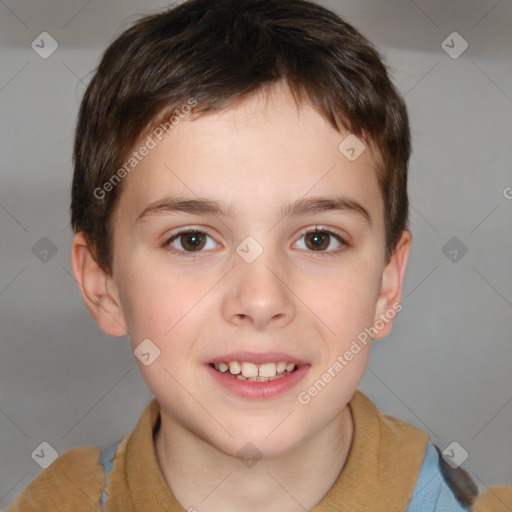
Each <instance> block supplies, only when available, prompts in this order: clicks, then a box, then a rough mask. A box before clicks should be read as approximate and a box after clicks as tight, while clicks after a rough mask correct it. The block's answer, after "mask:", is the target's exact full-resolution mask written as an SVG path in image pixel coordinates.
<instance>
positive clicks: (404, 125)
mask: <svg viewBox="0 0 512 512" xmlns="http://www.w3.org/2000/svg"><path fill="white" fill-rule="evenodd" d="M277 82H282V83H285V84H286V85H287V86H288V87H289V89H290V90H291V92H292V94H293V97H294V98H295V101H296V102H297V104H298V105H299V104H301V103H302V102H303V101H304V100H306V101H308V102H309V103H310V104H312V106H313V107H314V108H315V109H316V110H317V111H318V112H319V113H320V114H321V115H322V116H323V117H324V118H325V119H326V120H327V121H328V122H329V123H330V124H331V125H332V126H333V127H334V128H335V129H336V130H338V131H340V129H342V128H344V129H345V130H347V131H348V132H350V133H352V134H354V135H355V136H357V137H359V138H360V139H361V140H363V141H364V143H365V144H366V145H367V147H369V148H370V151H371V154H372V155H373V156H374V159H375V162H376V164H377V168H376V172H377V180H378V183H379V187H380V190H381V193H382V197H383V201H384V210H385V211H384V217H385V228H386V233H385V236H386V258H387V259H388V260H389V258H390V256H391V254H392V253H393V251H394V249H395V247H396V245H397V243H398V241H399V240H400V237H401V234H402V232H403V230H404V229H407V226H408V197H407V166H408V161H409V157H410V152H411V143H410V131H409V121H408V115H407V110H406V106H405V103H404V101H403V99H402V98H401V96H400V94H399V93H398V91H397V90H396V88H395V87H394V85H393V84H392V82H391V80H390V78H389V76H388V71H387V67H386V66H385V64H384V63H383V62H382V60H381V57H380V54H379V52H378V51H377V49H376V48H375V47H374V45H373V44H372V43H371V42H370V41H368V40H367V39H366V38H365V37H364V36H363V35H362V34H361V33H360V32H359V31H357V30H356V29H355V28H354V27H353V26H351V25H350V24H348V23H347V22H345V21H344V20H343V19H342V18H341V17H339V16H338V15H336V14H335V13H333V12H332V11H330V10H328V9H326V8H324V7H322V6H320V5H318V4H316V3H314V2H311V1H308V0H188V1H185V2H183V3H182V4H180V5H178V6H176V7H174V8H172V9H167V10H165V11H164V12H159V13H157V14H152V15H146V16H144V17H143V18H141V19H140V20H138V21H136V22H135V23H134V24H133V25H132V26H131V27H129V28H128V29H127V30H125V31H124V32H123V33H122V34H121V35H120V36H119V37H118V38H117V39H115V41H114V42H113V43H112V44H111V45H110V46H109V47H108V48H107V50H106V51H105V53H104V55H103V57H102V60H101V62H100V64H99V67H98V69H97V70H96V73H95V75H94V77H93V78H92V80H91V82H90V84H89V86H88V88H87V91H86V93H85V96H84V98H83V100H82V103H81V106H80V111H79V115H78V121H77V127H76V133H75V143H74V152H73V161H74V175H73V184H72V199H71V226H72V228H73V230H74V231H75V232H78V231H82V232H83V233H84V235H85V237H86V239H87V242H88V243H89V246H90V248H91V251H92V252H93V255H94V257H95V259H96V261H97V262H98V264H99V265H100V266H101V267H102V268H103V269H104V270H105V271H106V272H108V273H109V274H111V272H112V225H111V217H112V212H113V209H114V206H115V205H116V203H117V201H118V198H119V197H120V194H121V190H122V182H120V183H119V184H118V185H117V186H115V187H112V189H111V191H109V193H108V194H105V195H104V196H102V197H101V199H98V198H97V196H98V194H97V193H95V190H98V187H102V186H103V184H104V183H106V182H108V180H109V179H111V177H112V176H113V175H114V174H115V173H116V171H117V170H118V169H119V168H120V167H121V166H122V165H123V162H124V161H125V159H126V158H127V156H128V155H129V152H130V151H131V150H133V147H134V145H135V144H136V143H137V141H139V140H140V139H141V137H142V136H145V135H147V133H148V132H149V130H151V129H154V127H155V126H157V125H159V124H160V123H162V120H163V119H165V118H166V117H169V116H171V115H172V113H173V112H174V111H176V109H177V108H178V107H179V106H180V105H184V104H187V102H189V100H190V98H194V101H195V102H197V104H196V106H195V107H194V113H195V114H201V113H206V112H211V111H218V110H221V109H224V108H228V107H229V106H230V105H233V104H234V103H236V102H238V101H240V100H243V99H244V98H246V97H247V95H249V94H252V93H255V92H258V91H262V90H266V89H267V88H269V87H271V86H272V85H275V84H276V83H277Z"/></svg>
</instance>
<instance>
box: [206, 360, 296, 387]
mask: <svg viewBox="0 0 512 512" xmlns="http://www.w3.org/2000/svg"><path fill="white" fill-rule="evenodd" d="M210 366H211V367H212V368H215V370H217V371H218V372H220V373H224V374H225V375H227V376H229V377H232V378H234V379H238V380H247V381H249V382H270V381H273V380H277V379H281V378H283V377H286V376H287V375H290V374H292V373H293V372H295V371H296V370H297V368H298V366H297V364H296V363H287V362H286V361H279V362H276V363H272V362H271V363H263V364H255V363H250V362H240V361H228V362H221V363H218V364H217V363H211V364H210Z"/></svg>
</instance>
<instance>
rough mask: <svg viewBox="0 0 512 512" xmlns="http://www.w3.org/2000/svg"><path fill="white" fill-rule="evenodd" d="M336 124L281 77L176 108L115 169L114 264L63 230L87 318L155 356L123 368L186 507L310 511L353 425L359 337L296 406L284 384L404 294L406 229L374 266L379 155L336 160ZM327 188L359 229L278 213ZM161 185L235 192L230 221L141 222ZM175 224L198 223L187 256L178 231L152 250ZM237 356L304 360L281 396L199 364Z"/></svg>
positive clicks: (380, 251)
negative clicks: (135, 156)
mask: <svg viewBox="0 0 512 512" xmlns="http://www.w3.org/2000/svg"><path fill="white" fill-rule="evenodd" d="M346 136H347V133H339V132H337V131H336V130H334V129H333V128H332V127H331V126H330V125H329V124H328V123H327V122H326V121H325V120H324V119H323V118H322V117H321V116H320V114H319V113H317V112H316V111H315V110H314V109H313V108H312V107H310V106H308V105H306V104H304V105H301V107H300V108H297V106H296V105H295V103H294V102H293V100H292V97H291V95H290V94H289V93H288V91H287V90H286V89H285V88H281V87H274V88H273V89H272V92H271V94H270V95H269V96H268V97H267V96H265V95H264V94H257V95H253V96H251V97H249V98H248V99H247V100H245V101H244V102H243V103H239V104H237V105H236V106H234V107H231V108H229V109H227V110H224V111H222V112H216V113H210V114H208V115H203V116H201V117H198V118H197V119H194V120H192V118H190V119H187V120H183V121H181V123H180V124H179V125H178V126H177V127H176V129H175V130H173V131H172V132H171V133H170V134H169V135H168V136H167V137H166V138H165V139H164V140H163V141H162V142H159V144H158V145H157V147H156V148H154V149H152V150H151V151H150V153H149V154H148V155H147V156H146V157H145V158H144V159H143V160H142V161H141V162H140V163H139V164H138V166H137V167H136V168H135V169H134V170H133V171H132V172H131V173H130V174H129V175H128V176H127V177H126V178H125V182H124V184H123V187H124V189H123V192H122V195H121V198H120V202H119V203H118V207H117V209H116V210H115V212H114V217H113V220H114V226H115V230H114V231H115V234H114V240H113V247H114V250H113V258H114V259H113V273H112V275H108V274H107V273H105V272H104V271H103V270H102V269H101V268H100V267H99V266H98V265H97V264H96V262H95V261H94V259H93V257H92V256H91V253H90V251H89V249H88V247H87V244H86V242H85V239H84V238H83V236H82V234H81V233H78V234H77V235H75V237H74V239H73V247H72V268H73V273H74V276H75V279H76V280H77V283H78V284H79V287H80V290H81V293H82V297H83V300H84V302H85V304H86V306H87V308H88V310H89V311H90V313H91V315H92V316H93V318H94V319H95V321H96V322H97V324H98V325H99V327H100V328H101V329H102V330H103V331H104V332H105V333H107V334H109V335H111V336H122V335H124V334H126V333H127V332H128V333H129V334H130V336H131V342H132V346H133V348H135V347H137V346H138V345H139V343H141V341H142V340H144V339H146V338H149V339H150V340H151V341H152V342H153V343H154V344H155V345H156V346H157V347H158V348H159V350H160V356H159V357H157V358H156V359H155V361H154V362H153V363H152V364H150V365H149V366H144V365H143V364H142V363H141V362H140V361H139V360H138V359H136V363H137V365H138V366H139V369H140V372H141V374H142V376H143V378H144V380H145V382H146V383H147V385H148V387H149V388H150V390H151V391H152V392H153V394H154V395H155V396H156V398H157V399H158V402H159V403H160V405H161V408H162V411H161V420H162V424H161V428H160V430H159V431H158V433H157V434H156V436H155V452H156V456H157V460H158V463H159V465H160V468H161V470H162V474H163V476H164V478H165V480H166V482H167V484H168V485H169V487H170V489H171V490H172V492H173V494H174V496H175V497H176V499H177V500H178V501H179V502H180V503H181V504H182V506H183V507H184V508H185V509H187V508H188V507H196V508H197V509H199V510H201V511H202V512H217V511H219V512H220V511H221V510H222V511H223V512H231V511H233V512H234V511H235V510H237V511H238V510H248V511H260V510H266V511H271V512H273V511H276V512H277V511H280V512H283V511H285V512H286V511H289V512H298V511H301V512H303V510H304V509H305V510H310V509H311V508H313V507H314V506H315V505H316V504H317V503H319V502H320V501H321V500H322V498H323V497H324V496H325V494H326V493H327V491H328V490H329V489H330V487H331V486H332V485H333V484H334V482H335V481H336V479H337V478H338V476H339V474H340V472H341V471H342V469H343V466H344V464H345V462H346V460H347V457H348V454H349V451H350V446H351V443H352V439H353V431H354V426H353V418H352V414H351V411H350V407H349V406H348V405H347V404H348V402H349V401H350V399H351V397H352V395H353V393H354V391H355V389H356V388H357V386H358V384H359V382H360V380H361V378H362V376H363V374H364V371H365V369H366V366H367V362H368V357H369V352H370V350H369V347H370V344H368V345H367V346H366V347H365V348H363V349H362V350H361V351H360V352H359V353H358V354H357V355H355V356H354V358H353V359H352V360H351V361H350V362H349V363H348V364H347V365H346V366H345V367H344V368H343V370H342V371H341V372H339V373H337V374H336V377H335V378H333V379H332V380H331V382H329V383H328V385H327V386H326V387H325V388H324V389H323V390H322V391H321V392H320V393H318V395H317V396H315V397H314V398H312V399H311V401H310V402H309V403H308V404H307V405H303V404H301V403H299V401H298V400H297V395H298V393H299V392H301V391H306V390H307V389H308V388H309V387H310V386H311V385H312V384H313V383H314V382H315V381H316V380H317V379H319V378H321V376H322V374H323V373H325V372H326V371H327V369H328V368H329V367H330V366H332V363H333V362H334V361H336V358H337V356H338V355H342V354H344V353H345V352H346V351H347V350H348V349H349V347H350V345H351V343H352V341H353V340H354V339H356V337H357V335H358V334H359V333H361V332H362V331H363V330H364V329H365V328H368V327H370V326H372V325H373V324H374V322H375V321H376V320H377V319H379V315H383V314H385V313H386V311H389V310H390V309H392V305H393V304H395V305H396V304H397V303H399V302H400V299H401V293H402V282H403V277H404V273H405V269H406V265H407V259H408V254H409V249H410V243H411V234H410V232H409V231H404V233H403V235H402V238H401V241H400V242H399V244H398V246H397V248H396V249H395V251H394V253H393V255H392V257H391V259H390V261H389V262H387V261H386V260H385V232H384V205H383V200H382V197H381V194H380V191H379V188H378V185H377V179H376V175H375V170H374V163H373V161H372V159H371V156H370V154H369V151H368V150H367V151H364V152H363V153H362V154H361V156H359V157H358V158H357V159H356V160H354V161H353V162H350V161H349V160H348V159H347V158H345V156H344V155H343V154H342V153H341V152H340V151H339V150H338V145H339V144H340V142H341V141H342V140H343V139H344V138H345V137H346ZM333 193H336V194H343V195H344V196H347V197H349V198H351V199H353V200H355V201H358V202H359V203H360V204H361V205H363V206H364V207H365V208H366V209H367V211H368V212H369V213H370V216H371V225H370V224H369V223H367V222H366V221H365V220H364V218H363V217H362V216H361V215H359V214H357V213H354V212H352V211H327V212H318V213H310V214H307V215H302V216H292V215H287V216H285V217H283V218H281V215H280V208H281V206H282V205H283V203H285V202H286V201H290V202H291V201H293V200H295V199H298V198H302V197H304V196H306V197H309V196H313V195H314V196H332V195H333ZM169 194H185V195H187V196H188V197H189V198H195V197H196V196H201V197H207V198H210V199H215V200H222V201H226V202H227V203H230V202H232V203H233V209H234V211H235V212H236V215H235V216H234V217H233V218H229V217H223V216H220V215H211V214H208V215H207V214H199V215H196V214H194V215H191V214H189V213H185V212H179V213H169V212H167V213H159V214H157V215H152V216H150V215H148V216H147V217H144V219H145V220H144V221H143V222H141V223H140V225H139V224H137V225H136V223H135V220H136V218H137V216H138V215H139V214H140V213H141V212H142V211H143V210H144V209H145V208H146V206H147V205H149V204H150V203H152V202H154V201H156V200H158V199H161V198H162V197H164V196H166V195H169ZM317 225H318V226H320V227H321V228H323V229H324V230H325V229H329V230H331V231H333V232H334V233H336V234H339V235H341V236H342V237H343V238H344V239H345V240H346V241H347V242H348V243H349V244H350V245H348V246H344V245H342V244H341V243H340V242H338V241H337V240H336V238H334V237H333V236H331V237H328V238H327V240H326V241H325V243H324V244H323V245H322V249H321V250H320V251H319V250H318V249H315V245H314V243H313V241H312V236H311V235H306V236H303V235H302V234H301V231H302V230H303V229H305V228H306V229H310V228H311V229H312V230H314V228H315V226H317ZM186 227H193V228H197V229H198V230H201V231H203V232H206V233H207V234H208V235H209V237H210V238H209V237H207V236H205V235H203V238H202V239H201V243H202V244H203V245H202V249H200V250H201V252H192V251H191V249H190V248H191V245H190V243H189V244H188V245H186V242H187V239H186V235H185V236H182V237H178V238H176V239H175V240H174V241H173V242H171V243H169V244H168V246H167V248H166V247H161V244H163V243H164V242H165V241H166V240H168V239H169V238H171V236H172V235H173V234H175V233H176V232H177V231H178V228H179V229H182V228H186ZM247 236H252V237H253V238H254V239H255V240H257V241H258V243H259V244H260V245H261V246H262V247H263V253H262V254H261V255H260V256H259V257H258V258H257V259H256V260H255V261H254V262H253V263H246V261H244V260H243V259H242V258H241V257H240V256H239V255H238V254H237V253H236V247H237V246H238V245H239V244H240V242H242V240H244V239H245V238H246V237H247ZM182 243H184V244H185V248H188V249H189V252H186V249H185V248H184V247H183V245H182ZM317 243H318V242H317ZM180 251H181V254H184V255H185V256H188V257H186V258H180V257H179V256H178V253H179V252H180ZM190 254H195V255H196V256H195V257H192V256H190ZM392 323H393V321H392V320H391V321H389V322H387V323H385V326H384V328H383V329H382V330H380V331H379V332H378V334H377V335H376V336H375V337H374V339H377V338H383V337H385V336H386V335H387V334H388V333H389V331H390V330H391V326H392ZM238 350H245V351H253V352H260V353H261V352H267V351H283V352H286V353H289V354H292V355H295V356H297V357H298V358H301V359H303V360H306V361H308V362H309V363H310V365H311V366H310V368H309V373H308V375H307V377H306V378H305V379H304V380H303V381H302V382H301V383H300V384H299V385H298V386H297V387H295V388H294V389H292V390H291V391H289V392H287V393H286V394H284V395H283V396H280V397H277V398H273V399H266V400H251V399H245V398H240V397H237V396H234V395H232V394H230V393H229V392H228V391H226V390H224V389H223V388H221V387H220V386H219V385H218V384H217V383H216V382H215V381H214V379H212V378H211V376H210V375H209V374H208V373H207V372H206V370H205V368H204V365H205V363H207V362H208V360H210V359H212V358H214V357H216V356H218V355H222V354H226V353H228V352H232V351H238ZM191 395H192V397H193V398H191ZM247 442H251V443H253V444H254V445H255V446H256V447H257V448H258V450H259V451H260V452H261V455H262V458H261V460H259V461H258V462H257V463H256V464H255V465H253V466H252V467H246V465H244V464H242V463H241V461H240V459H239V458H237V453H238V451H239V450H240V449H241V448H242V447H243V446H244V445H245V444H246V443H247ZM221 482H222V483H221ZM219 484H220V485H219ZM284 489H285V490H286V491H285V490H284ZM205 496H208V497H207V498H206V499H205V500H204V501H202V500H203V498H204V497H205Z"/></svg>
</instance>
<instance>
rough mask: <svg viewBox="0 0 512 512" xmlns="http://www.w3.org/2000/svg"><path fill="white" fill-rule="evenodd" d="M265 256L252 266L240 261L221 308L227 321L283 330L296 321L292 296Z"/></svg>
mask: <svg viewBox="0 0 512 512" xmlns="http://www.w3.org/2000/svg"><path fill="white" fill-rule="evenodd" d="M264 255H265V253H263V255H262V256H260V257H259V258H258V259H257V260H256V261H254V262H252V263H246V262H245V261H241V260H240V261H238V262H237V263H236V264H235V265H236V266H235V268H234V269H233V271H232V272H230V276H229V278H228V279H229V282H228V287H227V290H228V291H227V295H226V297H225V299H224V301H223V305H222V314H223V316H224V318H225V320H226V321H228V322H230V323H232V324H235V325H237V326H243V325H244V324H248V325H251V324H252V326H253V327H254V329H256V330H264V329H268V328H277V327H284V326H286V325H288V324H289V323H290V322H291V321H292V320H293V319H294V318H295V314H296V307H295V304H294V302H293V297H294V294H293V292H292V291H291V288H290V286H289V284H288V282H287V281H288V279H286V275H284V273H283V272H282V271H281V272H280V271H279V270H275V269H273V268H271V267H270V265H269V263H270V261H269V259H268V258H266V257H264ZM273 267H275V265H273Z"/></svg>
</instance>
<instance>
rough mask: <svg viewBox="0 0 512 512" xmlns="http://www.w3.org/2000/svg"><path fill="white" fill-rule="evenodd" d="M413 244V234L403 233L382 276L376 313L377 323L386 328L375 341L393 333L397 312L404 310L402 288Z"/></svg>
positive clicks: (380, 330) (380, 331)
mask: <svg viewBox="0 0 512 512" xmlns="http://www.w3.org/2000/svg"><path fill="white" fill-rule="evenodd" d="M411 242H412V233H411V232H410V231H409V230H405V231H403V232H402V237H401V238H400V241H399V242H398V244H397V246H396V248H395V250H394V252H393V254H392V256H391V258H390V260H389V262H388V264H387V265H386V267H385V269H384V272H383V274H382V280H381V288H380V293H379V297H378V299H377V307H376V311H375V323H377V321H379V320H380V322H379V324H380V325H382V324H384V327H383V328H382V329H379V330H378V333H377V334H376V335H375V336H374V339H380V338H384V337H385V336H387V335H388V334H389V333H390V332H391V327H392V325H393V319H394V317H395V315H396V313H397V311H400V309H402V307H401V305H400V301H401V300H402V286H403V280H404V276H405V270H406V268H407V261H408V258H409V251H410V249H411Z"/></svg>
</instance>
